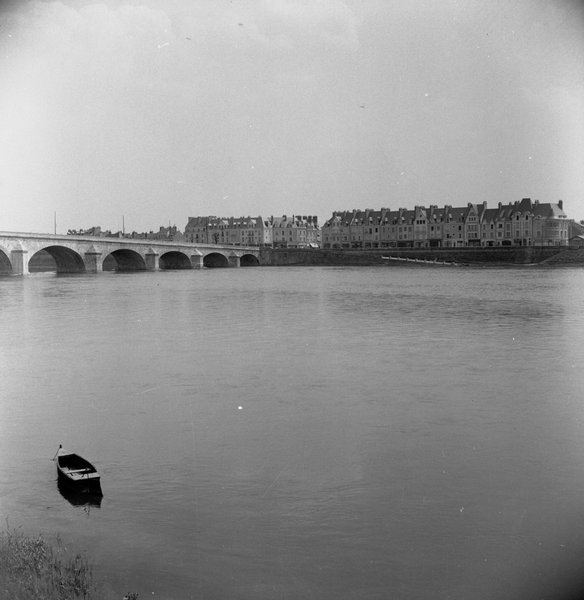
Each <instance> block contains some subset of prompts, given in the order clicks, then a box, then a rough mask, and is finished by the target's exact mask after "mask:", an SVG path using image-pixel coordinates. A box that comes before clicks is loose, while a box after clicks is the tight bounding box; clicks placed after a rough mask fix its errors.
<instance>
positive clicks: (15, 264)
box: [10, 248, 28, 275]
mask: <svg viewBox="0 0 584 600" xmlns="http://www.w3.org/2000/svg"><path fill="white" fill-rule="evenodd" d="M26 253H27V250H24V249H23V248H14V250H12V252H11V253H10V262H11V263H12V274H13V275H28V260H27V259H26V256H25V254H26Z"/></svg>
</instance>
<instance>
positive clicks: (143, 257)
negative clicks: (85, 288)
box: [0, 231, 259, 275]
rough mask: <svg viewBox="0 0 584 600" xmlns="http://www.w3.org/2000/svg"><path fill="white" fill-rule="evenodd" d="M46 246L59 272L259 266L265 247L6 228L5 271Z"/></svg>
mask: <svg viewBox="0 0 584 600" xmlns="http://www.w3.org/2000/svg"><path fill="white" fill-rule="evenodd" d="M42 250H44V251H45V252H47V253H48V254H50V255H51V256H52V258H53V260H54V262H55V264H56V268H57V273H100V272H101V271H104V270H118V271H156V270H158V269H201V268H203V267H240V266H242V267H243V266H254V265H259V248H250V247H243V246H221V245H215V244H187V243H184V242H163V241H159V240H144V239H128V238H114V237H111V238H105V237H104V238H101V237H90V236H79V235H51V234H43V233H12V232H1V231H0V274H3V275H10V274H11V275H26V274H28V273H29V272H30V271H29V264H30V262H31V259H33V258H34V257H35V255H37V253H38V252H41V251H42ZM33 263H34V261H33Z"/></svg>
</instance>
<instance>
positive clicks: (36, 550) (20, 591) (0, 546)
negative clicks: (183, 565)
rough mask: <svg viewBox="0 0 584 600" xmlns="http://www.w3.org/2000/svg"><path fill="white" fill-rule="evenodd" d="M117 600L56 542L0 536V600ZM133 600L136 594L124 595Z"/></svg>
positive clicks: (83, 563) (19, 535)
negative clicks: (78, 599) (77, 599)
mask: <svg viewBox="0 0 584 600" xmlns="http://www.w3.org/2000/svg"><path fill="white" fill-rule="evenodd" d="M32 598H34V599H35V600H73V599H76V598H83V599H84V600H98V599H99V600H107V599H112V600H113V599H114V598H116V599H117V600H121V598H122V595H119V596H114V595H113V594H112V593H107V592H106V591H105V590H104V589H102V588H101V587H100V586H98V585H97V584H95V582H94V579H93V573H92V568H91V565H90V564H89V562H88V561H87V559H86V558H84V557H83V556H81V555H80V554H71V553H70V552H68V551H67V549H66V548H64V546H63V544H62V543H61V541H60V539H59V538H57V540H56V542H55V543H54V544H51V543H49V542H47V541H46V540H45V539H44V538H43V537H42V536H38V537H36V538H31V537H28V536H26V535H24V534H22V533H20V532H19V531H17V530H14V529H7V530H6V531H3V532H0V600H5V599H6V600H9V599H10V600H30V599H32ZM126 598H128V600H136V599H137V598H138V595H137V594H134V593H131V594H127V595H126Z"/></svg>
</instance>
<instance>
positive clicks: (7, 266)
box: [0, 246, 12, 275]
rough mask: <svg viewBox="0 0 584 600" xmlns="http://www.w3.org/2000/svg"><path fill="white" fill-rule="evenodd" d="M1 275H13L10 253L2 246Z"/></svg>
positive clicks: (0, 253)
mask: <svg viewBox="0 0 584 600" xmlns="http://www.w3.org/2000/svg"><path fill="white" fill-rule="evenodd" d="M0 275H12V263H11V262H10V253H9V252H8V251H7V250H6V249H5V248H3V247H2V246H0Z"/></svg>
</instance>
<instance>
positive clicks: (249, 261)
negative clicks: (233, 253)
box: [239, 254, 260, 267]
mask: <svg viewBox="0 0 584 600" xmlns="http://www.w3.org/2000/svg"><path fill="white" fill-rule="evenodd" d="M239 264H240V266H241V267H258V266H259V264H260V261H259V259H258V257H257V256H254V255H253V254H243V255H242V257H241V259H240V261H239Z"/></svg>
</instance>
